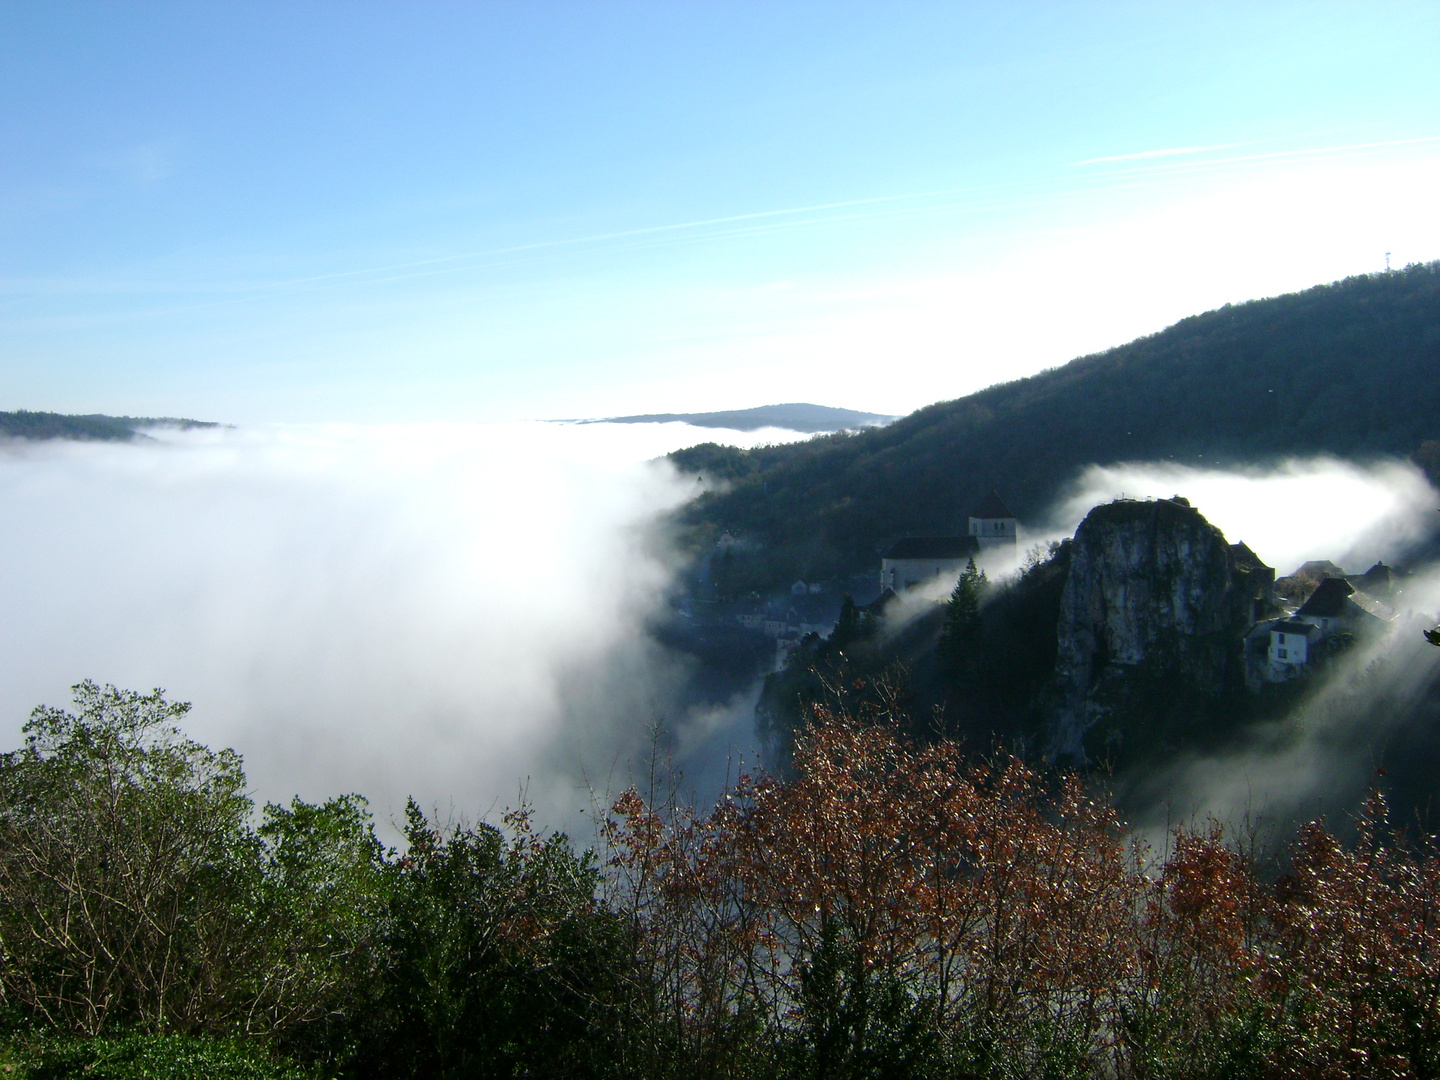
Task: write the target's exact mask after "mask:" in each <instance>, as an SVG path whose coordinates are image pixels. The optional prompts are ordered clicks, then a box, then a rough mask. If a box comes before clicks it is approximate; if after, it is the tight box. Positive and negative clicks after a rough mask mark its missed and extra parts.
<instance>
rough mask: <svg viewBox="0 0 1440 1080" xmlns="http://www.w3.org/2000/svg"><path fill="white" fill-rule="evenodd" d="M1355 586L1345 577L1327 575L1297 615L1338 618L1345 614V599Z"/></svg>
mask: <svg viewBox="0 0 1440 1080" xmlns="http://www.w3.org/2000/svg"><path fill="white" fill-rule="evenodd" d="M1354 591H1355V587H1354V586H1353V585H1351V584H1350V583H1349V582H1348V581H1346V580H1345V579H1344V578H1339V577H1327V578H1326V579H1325V580H1324V581H1322V582H1320V584H1319V585H1317V586H1316V587H1315V591H1314V592H1313V593H1311V594H1310V599H1309V600H1306V601H1305V603H1304V604H1302V605H1301V606H1300V610H1299V611H1297V612H1295V614H1296V615H1310V616H1313V617H1315V618H1317V619H1338V618H1340V617H1341V616H1343V615H1344V614H1345V601H1346V600H1348V599H1349V598H1350V594H1351V593H1353V592H1354Z"/></svg>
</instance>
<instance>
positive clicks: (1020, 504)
mask: <svg viewBox="0 0 1440 1080" xmlns="http://www.w3.org/2000/svg"><path fill="white" fill-rule="evenodd" d="M1437 435H1440V263H1430V264H1427V265H1422V266H1412V267H1409V268H1407V269H1406V270H1404V271H1398V272H1395V273H1389V274H1374V275H1367V276H1362V277H1355V278H1348V279H1346V280H1345V281H1341V282H1337V283H1335V284H1331V285H1322V286H1318V287H1316V288H1313V289H1308V290H1306V291H1304V292H1301V293H1294V294H1291V295H1287V296H1280V297H1275V298H1273V299H1268V300H1256V301H1251V302H1249V303H1245V304H1239V305H1234V306H1230V305H1227V306H1226V307H1224V308H1221V309H1219V310H1217V311H1211V312H1207V313H1205V314H1203V315H1196V316H1193V317H1191V318H1188V319H1184V320H1182V321H1181V322H1178V323H1176V324H1175V325H1174V326H1171V327H1169V328H1168V329H1166V330H1164V331H1162V332H1160V333H1158V334H1154V335H1151V336H1149V337H1145V338H1140V339H1138V340H1136V341H1133V342H1130V343H1129V344H1127V345H1122V346H1119V347H1118V348H1114V349H1111V350H1109V351H1107V352H1104V353H1100V354H1097V355H1094V356H1086V357H1082V358H1080V359H1078V360H1074V361H1072V362H1070V363H1069V364H1066V365H1064V366H1063V367H1060V368H1056V369H1053V370H1050V371H1046V372H1043V373H1041V374H1039V375H1035V376H1033V377H1031V378H1027V379H1020V380H1017V381H1015V382H1010V383H1004V384H1001V385H998V386H993V387H990V388H989V389H987V390H982V391H980V392H979V393H976V394H971V395H970V396H968V397H964V398H960V399H958V400H956V401H947V402H941V403H939V404H936V405H931V406H929V407H928V408H925V409H921V410H919V411H918V412H915V413H913V414H911V415H910V416H907V417H905V418H903V419H901V420H898V421H896V422H895V423H893V424H891V425H889V426H887V427H883V428H875V429H871V430H867V431H863V432H858V433H841V434H836V435H830V436H823V437H817V438H815V439H812V440H810V441H808V442H804V443H799V444H792V445H788V446H776V447H763V448H759V449H756V450H752V451H742V450H737V449H733V448H723V447H716V446H713V445H706V446H701V447H694V448H691V449H689V450H682V451H679V452H677V453H675V454H673V455H671V457H672V460H674V461H675V463H676V464H677V465H679V466H680V467H681V468H684V469H688V470H691V471H695V472H700V473H702V474H704V475H706V476H709V477H715V478H722V479H727V480H730V481H732V484H731V485H730V486H729V488H728V490H725V491H723V492H714V493H710V494H707V495H704V496H702V497H701V498H700V499H698V500H697V501H696V502H694V503H692V504H691V505H690V506H689V507H688V508H687V509H686V511H685V522H686V523H687V524H688V525H691V526H693V527H694V528H695V533H694V535H695V538H696V540H697V541H698V542H700V543H703V542H704V541H705V539H706V538H708V537H710V536H713V535H718V534H719V532H721V531H722V530H729V531H730V532H732V533H734V534H736V535H737V536H741V537H744V538H746V539H749V540H752V541H755V542H756V546H755V547H754V548H753V549H752V550H753V554H752V555H751V557H750V558H751V566H750V572H749V574H748V576H747V583H748V584H751V585H753V586H755V587H763V586H767V585H771V584H774V583H777V582H785V581H787V580H793V579H794V578H795V577H803V578H806V579H807V580H813V579H816V578H822V577H828V576H831V575H834V574H837V573H841V572H854V571H856V570H859V569H863V568H864V567H866V566H868V565H869V563H870V562H871V561H872V560H873V559H874V557H875V552H876V550H877V546H878V545H879V544H881V543H883V542H884V541H885V540H886V539H888V538H890V537H894V536H897V535H902V534H907V533H914V534H934V533H947V532H954V531H963V530H964V528H965V518H966V517H967V516H968V511H969V509H970V508H971V507H972V506H973V505H974V504H975V503H977V502H978V501H979V500H980V499H981V498H982V497H983V496H984V495H985V494H986V492H988V491H989V490H990V489H991V488H995V489H997V490H998V491H999V492H1000V493H1001V495H1002V496H1003V497H1004V498H1005V500H1006V502H1007V503H1009V504H1010V506H1011V507H1012V508H1013V509H1014V511H1015V512H1016V513H1017V514H1019V515H1020V517H1021V518H1022V520H1023V519H1026V518H1030V519H1031V520H1034V518H1035V517H1036V515H1038V514H1040V513H1042V512H1043V511H1044V509H1045V508H1046V506H1047V505H1048V504H1049V502H1050V501H1051V500H1052V499H1053V498H1054V497H1055V496H1056V495H1057V493H1058V492H1059V491H1060V489H1061V488H1062V487H1063V486H1064V484H1065V483H1066V482H1067V481H1068V480H1070V479H1071V478H1073V477H1074V476H1075V475H1076V473H1077V471H1078V470H1079V469H1081V468H1083V467H1084V466H1086V465H1089V464H1093V463H1098V464H1105V463H1113V462H1119V461H1133V460H1157V459H1170V460H1175V461H1177V462H1187V463H1193V464H1206V465H1211V464H1221V463H1236V462H1262V461H1266V460H1270V459H1275V458H1280V457H1285V456H1288V455H1292V454H1314V453H1321V452H1327V453H1333V454H1339V455H1345V456H1366V455H1374V454H1400V455H1404V454H1410V453H1413V452H1414V451H1416V450H1417V449H1418V448H1419V446H1420V444H1421V443H1422V442H1424V441H1425V440H1427V439H1434V438H1436V437H1437Z"/></svg>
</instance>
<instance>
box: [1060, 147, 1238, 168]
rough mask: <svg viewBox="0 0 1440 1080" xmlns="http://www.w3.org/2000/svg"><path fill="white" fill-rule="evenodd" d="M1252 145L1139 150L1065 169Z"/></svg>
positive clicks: (1092, 160)
mask: <svg viewBox="0 0 1440 1080" xmlns="http://www.w3.org/2000/svg"><path fill="white" fill-rule="evenodd" d="M1254 145H1255V144H1254V142H1232V143H1216V144H1215V145H1213V146H1174V147H1169V148H1167V149H1165V150H1141V151H1139V152H1138V153H1134V154H1111V155H1109V156H1108V157H1094V158H1086V159H1085V160H1084V161H1071V162H1069V163H1067V164H1066V166H1065V167H1066V168H1067V169H1074V168H1078V167H1080V166H1081V165H1102V164H1105V163H1107V162H1111V161H1136V160H1139V159H1141V158H1157V157H1173V156H1174V155H1176V154H1206V153H1209V152H1210V151H1211V150H1233V149H1235V148H1236V147H1239V146H1254Z"/></svg>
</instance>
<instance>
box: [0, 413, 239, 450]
mask: <svg viewBox="0 0 1440 1080" xmlns="http://www.w3.org/2000/svg"><path fill="white" fill-rule="evenodd" d="M215 426H216V425H215V424H214V423H211V422H210V421H206V420H181V419H177V418H175V417H169V416H161V417H154V416H105V415H104V414H102V413H90V414H88V415H84V416H73V415H69V414H66V413H52V412H29V411H28V410H25V409H18V410H16V411H15V412H0V436H6V435H8V436H10V437H11V438H15V439H90V440H95V439H98V440H103V441H110V442H128V441H129V440H131V439H134V438H136V437H137V436H141V435H143V432H144V429H145V428H151V427H177V428H197V427H215Z"/></svg>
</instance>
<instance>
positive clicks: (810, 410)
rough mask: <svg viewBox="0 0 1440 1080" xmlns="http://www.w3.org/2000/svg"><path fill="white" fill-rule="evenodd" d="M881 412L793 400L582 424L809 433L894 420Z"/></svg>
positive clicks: (874, 425)
mask: <svg viewBox="0 0 1440 1080" xmlns="http://www.w3.org/2000/svg"><path fill="white" fill-rule="evenodd" d="M894 419H895V417H893V416H883V415H881V414H880V413H871V412H857V411H856V410H855V409H836V408H832V407H830V406H828V405H810V404H806V403H803V402H792V403H790V404H787V405H760V406H757V407H756V408H753V409H729V410H726V411H723V412H705V413H646V414H644V415H641V416H611V417H607V418H606V419H604V420H586V421H581V422H582V423H608V424H669V423H680V424H690V425H693V426H694V427H703V428H729V429H731V430H733V431H758V430H760V429H761V428H782V429H785V430H787V431H803V432H806V433H808V434H812V435H813V434H819V433H821V432H831V431H845V430H847V429H854V428H866V427H876V426H877V425H880V424H884V423H887V422H888V421H891V420H894Z"/></svg>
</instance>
